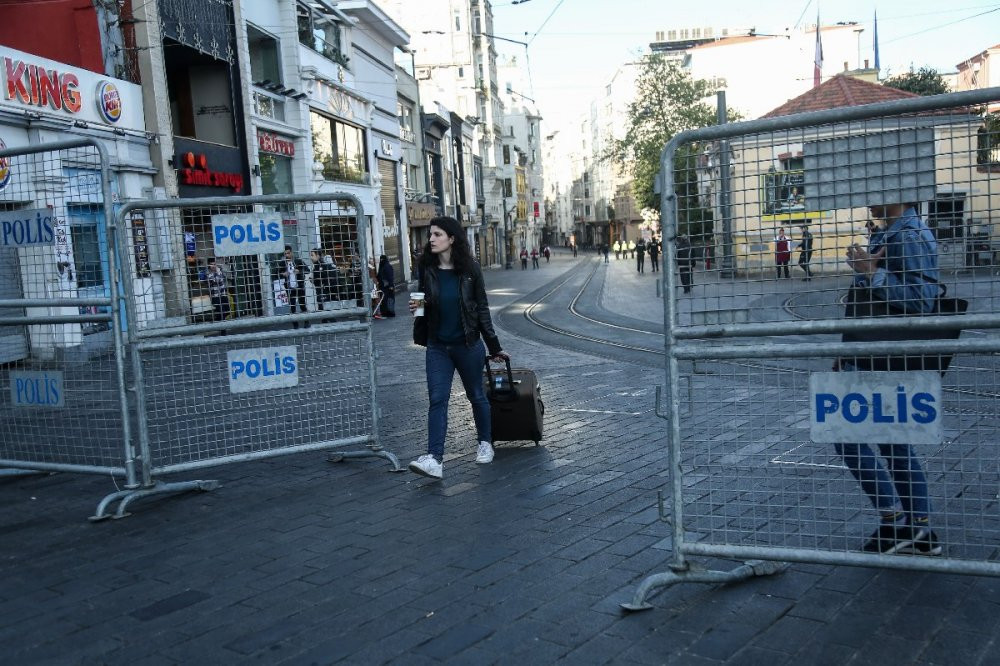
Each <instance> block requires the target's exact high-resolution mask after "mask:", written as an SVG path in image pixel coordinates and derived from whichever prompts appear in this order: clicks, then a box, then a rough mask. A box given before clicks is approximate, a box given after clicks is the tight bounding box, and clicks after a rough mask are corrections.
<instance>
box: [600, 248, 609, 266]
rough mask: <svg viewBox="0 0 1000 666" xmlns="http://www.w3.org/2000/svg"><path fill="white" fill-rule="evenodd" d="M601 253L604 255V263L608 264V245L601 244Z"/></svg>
mask: <svg viewBox="0 0 1000 666" xmlns="http://www.w3.org/2000/svg"><path fill="white" fill-rule="evenodd" d="M601 253H602V254H603V255H604V263H608V244H607V243H602V244H601Z"/></svg>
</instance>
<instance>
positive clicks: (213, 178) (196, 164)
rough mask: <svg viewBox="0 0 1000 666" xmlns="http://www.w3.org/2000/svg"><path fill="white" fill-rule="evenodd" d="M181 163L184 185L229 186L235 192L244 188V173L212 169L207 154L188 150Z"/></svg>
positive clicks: (181, 176)
mask: <svg viewBox="0 0 1000 666" xmlns="http://www.w3.org/2000/svg"><path fill="white" fill-rule="evenodd" d="M181 163H182V165H183V166H182V167H181V169H180V180H181V183H182V184H184V185H195V186H200V187H228V188H231V189H232V190H233V192H239V191H240V190H242V189H243V174H240V173H229V172H226V171H212V170H211V169H209V168H208V158H207V157H206V156H205V155H195V154H194V153H192V152H188V153H185V154H184V157H183V158H182V160H181Z"/></svg>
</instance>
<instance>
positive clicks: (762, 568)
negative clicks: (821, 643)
mask: <svg viewBox="0 0 1000 666" xmlns="http://www.w3.org/2000/svg"><path fill="white" fill-rule="evenodd" d="M787 568H788V563H787V562H771V561H767V560H751V561H749V562H744V563H743V564H742V565H740V566H738V567H736V568H735V569H733V570H731V571H710V570H705V569H697V570H694V569H686V570H680V571H668V572H664V573H658V574H653V575H652V576H647V577H646V579H645V580H643V581H642V582H641V583H640V584H639V587H638V589H637V590H636V591H635V596H633V597H632V601H630V602H627V603H623V604H621V607H622V609H623V610H626V611H629V612H634V611H641V610H649V609H650V608H652V607H653V606H652V604H650V603H649V602H647V601H646V597H647V596H649V595H650V594H651V593H652V592H653V591H654V590H658V589H659V588H661V587H668V586H670V585H674V584H676V583H721V584H727V583H736V582H739V581H742V580H746V579H748V578H751V577H753V576H770V575H773V574H776V573H782V572H783V571H785V569H787Z"/></svg>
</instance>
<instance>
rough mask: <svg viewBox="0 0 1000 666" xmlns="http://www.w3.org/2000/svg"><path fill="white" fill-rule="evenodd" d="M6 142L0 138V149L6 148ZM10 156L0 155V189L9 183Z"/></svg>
mask: <svg viewBox="0 0 1000 666" xmlns="http://www.w3.org/2000/svg"><path fill="white" fill-rule="evenodd" d="M6 149H7V144H6V143H4V142H3V139H0V150H6ZM10 171H11V169H10V158H9V157H0V190H2V189H4V188H5V187H7V185H8V184H9V183H10Z"/></svg>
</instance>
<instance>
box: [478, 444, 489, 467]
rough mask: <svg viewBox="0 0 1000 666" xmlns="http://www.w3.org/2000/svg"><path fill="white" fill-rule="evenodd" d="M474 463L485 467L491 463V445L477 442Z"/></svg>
mask: <svg viewBox="0 0 1000 666" xmlns="http://www.w3.org/2000/svg"><path fill="white" fill-rule="evenodd" d="M476 462H477V463H479V464H481V465H485V464H487V463H491V462H493V445H492V444H490V443H489V442H479V451H478V452H477V453H476Z"/></svg>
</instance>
